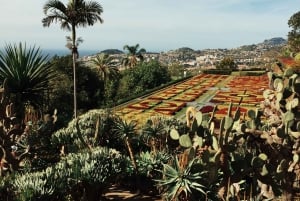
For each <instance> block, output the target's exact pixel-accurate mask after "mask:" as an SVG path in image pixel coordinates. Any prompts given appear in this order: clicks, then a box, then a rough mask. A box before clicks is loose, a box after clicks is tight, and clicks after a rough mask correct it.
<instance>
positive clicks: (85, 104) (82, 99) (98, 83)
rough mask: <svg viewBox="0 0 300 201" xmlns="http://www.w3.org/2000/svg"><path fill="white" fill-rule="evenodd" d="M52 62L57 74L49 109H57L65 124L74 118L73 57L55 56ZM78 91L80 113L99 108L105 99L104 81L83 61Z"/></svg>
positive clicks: (53, 83)
mask: <svg viewBox="0 0 300 201" xmlns="http://www.w3.org/2000/svg"><path fill="white" fill-rule="evenodd" d="M50 63H52V64H53V66H54V69H55V71H56V72H57V74H58V75H57V76H56V77H55V79H54V80H53V81H52V83H51V92H50V95H49V105H48V107H49V110H50V111H53V110H54V109H57V110H58V112H59V114H60V115H59V120H62V121H63V122H60V123H63V124H64V125H65V124H66V123H67V122H68V121H69V120H70V119H71V118H72V109H73V106H72V105H71V104H70V103H71V102H72V96H73V93H72V88H73V81H72V57H71V56H64V57H57V56H56V57H53V58H52V60H51V61H50ZM77 75H78V80H77V86H78V87H77V93H78V110H79V111H80V113H83V112H86V111H87V110H89V109H93V108H99V107H100V106H101V104H102V101H103V99H104V94H103V92H104V83H103V81H102V80H101V79H99V76H98V74H97V71H96V70H93V69H91V68H88V67H86V66H84V65H83V64H81V63H78V66H77Z"/></svg>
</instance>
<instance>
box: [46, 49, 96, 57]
mask: <svg viewBox="0 0 300 201" xmlns="http://www.w3.org/2000/svg"><path fill="white" fill-rule="evenodd" d="M41 51H42V53H43V54H44V55H48V57H49V58H51V57H53V56H55V55H57V56H66V55H70V54H71V51H70V50H68V49H65V50H64V49H44V50H41ZM78 52H79V57H83V56H89V55H95V54H97V53H99V52H100V51H97V50H80V49H78Z"/></svg>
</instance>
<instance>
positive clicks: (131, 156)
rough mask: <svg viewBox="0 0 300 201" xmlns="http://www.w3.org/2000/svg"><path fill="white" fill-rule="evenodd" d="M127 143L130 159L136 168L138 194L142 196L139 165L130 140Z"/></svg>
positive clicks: (126, 140)
mask: <svg viewBox="0 0 300 201" xmlns="http://www.w3.org/2000/svg"><path fill="white" fill-rule="evenodd" d="M125 143H126V146H127V149H128V152H129V156H130V159H131V163H132V165H133V167H134V172H135V176H136V188H137V192H136V194H140V187H141V179H140V175H139V172H138V171H139V170H138V167H137V164H136V161H135V158H134V155H133V152H132V148H131V145H130V142H129V140H128V137H127V138H126V139H125Z"/></svg>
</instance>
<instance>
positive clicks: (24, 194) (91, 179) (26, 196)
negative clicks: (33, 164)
mask: <svg viewBox="0 0 300 201" xmlns="http://www.w3.org/2000/svg"><path fill="white" fill-rule="evenodd" d="M124 162H126V159H125V158H124V157H123V156H122V155H121V154H120V153H119V152H117V151H116V150H113V149H108V148H105V147H103V148H100V147H99V148H96V149H93V150H92V152H83V153H78V154H69V155H67V156H66V157H65V158H63V159H62V160H61V161H60V162H58V163H57V164H56V165H55V166H53V167H48V168H47V169H45V170H43V171H39V172H33V173H25V174H18V175H16V176H15V178H13V179H12V180H11V184H12V186H13V187H14V189H15V194H16V198H17V199H18V200H49V199H53V198H55V197H63V196H66V195H68V194H71V195H74V194H76V195H79V194H78V192H76V191H78V188H77V187H78V185H80V186H81V188H82V189H83V190H84V191H85V192H87V191H89V190H91V189H92V188H95V189H97V196H101V193H102V192H103V191H104V190H105V188H107V187H108V186H109V185H108V184H109V182H111V181H112V180H113V179H114V178H115V177H116V175H118V174H120V173H121V172H122V171H123V169H122V168H124V165H123V163H124ZM93 193H94V194H93V195H89V196H95V192H93ZM80 196H88V195H86V194H85V193H83V194H81V195H80ZM87 199H88V198H87Z"/></svg>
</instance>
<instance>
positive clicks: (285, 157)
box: [170, 69, 300, 200]
mask: <svg viewBox="0 0 300 201" xmlns="http://www.w3.org/2000/svg"><path fill="white" fill-rule="evenodd" d="M268 76H269V78H270V89H266V90H265V91H264V92H263V96H264V98H265V100H264V101H262V102H261V104H260V108H257V109H256V110H248V111H247V116H245V117H241V116H240V110H239V107H238V105H236V107H237V109H236V110H235V112H233V111H232V106H233V105H232V104H231V103H230V104H229V106H228V112H227V115H226V116H225V117H223V118H222V119H221V121H220V127H219V128H215V123H214V121H212V120H213V119H214V118H213V117H214V112H212V113H211V114H210V115H207V114H205V115H204V114H202V113H201V112H199V111H196V109H195V108H189V109H188V112H187V114H186V118H187V126H188V127H189V128H190V129H189V131H188V132H187V133H180V131H178V130H176V129H172V130H171V131H170V137H171V139H173V140H175V141H178V142H179V146H180V148H181V149H182V152H181V153H180V154H179V156H178V157H179V166H180V167H181V168H182V169H184V168H186V167H187V166H188V164H189V162H190V161H192V160H194V159H195V158H196V159H198V160H196V161H197V162H198V163H199V164H198V166H201V168H200V169H199V171H203V169H204V170H208V172H209V174H208V180H209V181H210V183H209V184H208V185H207V186H211V185H213V184H216V182H217V183H218V187H217V192H218V196H219V198H221V199H224V200H228V199H232V198H234V199H236V198H240V197H241V196H242V195H243V197H244V198H246V199H247V198H249V199H250V198H251V197H256V198H257V199H261V198H262V197H264V198H268V199H273V198H278V197H281V198H282V199H283V200H292V199H293V195H294V192H293V190H294V189H296V188H298V187H299V185H298V184H297V177H299V171H298V168H299V167H300V166H299V153H300V146H299V137H300V110H299V108H300V106H299V95H300V90H299V89H300V87H299V86H300V85H299V83H300V82H299V79H300V78H299V74H297V73H294V72H293V71H292V70H291V69H287V70H285V71H284V73H283V74H282V75H277V74H272V73H268ZM220 178H221V179H220ZM295 185H298V186H295ZM214 186H216V185H214ZM207 190H209V189H207Z"/></svg>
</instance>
